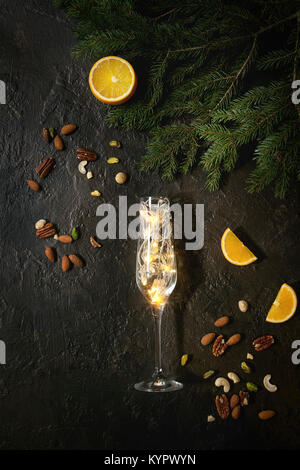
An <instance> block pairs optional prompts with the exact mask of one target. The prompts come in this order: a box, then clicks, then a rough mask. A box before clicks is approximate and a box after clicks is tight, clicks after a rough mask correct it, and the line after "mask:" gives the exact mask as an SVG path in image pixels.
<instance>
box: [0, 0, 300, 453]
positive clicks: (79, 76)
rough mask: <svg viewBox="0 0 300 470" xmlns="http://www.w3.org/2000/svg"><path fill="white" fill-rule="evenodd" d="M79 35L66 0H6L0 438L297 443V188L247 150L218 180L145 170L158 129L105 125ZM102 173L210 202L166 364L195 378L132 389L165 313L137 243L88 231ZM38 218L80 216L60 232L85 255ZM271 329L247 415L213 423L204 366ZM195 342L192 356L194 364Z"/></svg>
mask: <svg viewBox="0 0 300 470" xmlns="http://www.w3.org/2000/svg"><path fill="white" fill-rule="evenodd" d="M73 41H74V39H73V36H72V33H71V22H70V21H69V20H68V19H66V17H65V15H64V13H63V12H62V11H59V10H56V9H55V8H54V7H53V5H52V2H50V1H43V2H41V1H38V0H27V1H18V0H0V79H2V80H5V81H6V83H7V87H8V89H7V91H8V104H7V105H5V106H0V126H1V127H0V168H1V172H0V187H1V211H2V212H1V297H0V309H1V310H0V312H1V313H0V338H1V339H2V340H4V341H5V342H6V346H7V364H6V365H2V366H0V367H1V369H0V448H3V449H11V448H20V449H33V448H34V449H45V448H52V449H53V448H55V449H57V448H58V449H62V448H66V449H71V448H73V449H78V448H98V449H113V448H117V449H130V448H131V449H133V448H135V449H167V448H170V449H223V448H278V447H279V448H283V447H284V448H297V447H299V444H300V426H299V417H300V409H299V408H300V405H299V403H300V377H299V370H300V369H299V367H300V366H298V367H297V366H293V365H292V363H291V352H292V350H291V343H292V341H293V340H294V339H300V317H299V313H297V314H296V315H295V317H294V318H293V319H292V320H290V321H289V322H288V323H286V324H283V325H273V326H272V325H271V324H267V323H265V321H264V319H265V316H266V312H267V310H268V308H269V306H270V305H271V303H272V301H273V299H274V297H275V295H276V292H277V290H278V288H279V287H280V285H281V284H282V282H288V283H290V284H291V285H293V286H294V287H295V288H296V290H297V282H298V281H299V266H298V265H297V262H298V259H299V251H298V250H297V245H298V237H299V215H298V214H297V208H298V207H297V206H298V201H297V194H296V190H295V188H294V189H293V190H292V191H291V192H290V193H289V195H288V196H287V198H286V199H285V200H284V201H281V200H278V199H275V198H274V197H273V195H272V191H271V190H266V191H265V192H263V193H261V194H259V195H249V194H247V193H246V192H245V190H244V182H245V178H246V176H247V174H248V172H249V170H250V169H251V168H252V163H251V162H248V163H247V155H246V158H244V162H243V164H242V165H240V167H239V168H238V169H237V170H236V171H235V172H234V173H232V175H231V176H230V177H229V178H228V180H227V181H225V184H224V186H223V187H222V189H221V190H220V191H218V192H215V193H209V192H208V191H206V190H205V189H204V175H203V173H202V172H200V171H195V172H194V173H193V174H191V175H190V176H187V177H184V178H179V179H178V180H177V181H176V182H174V183H172V184H166V183H162V182H161V181H160V179H159V177H158V176H154V175H146V176H145V175H141V174H140V173H139V171H138V169H137V165H136V162H137V161H138V160H139V158H140V157H141V155H142V154H143V152H144V145H145V142H146V136H143V135H139V134H134V133H129V132H126V133H124V132H122V131H121V130H119V131H116V130H109V129H108V128H107V127H106V125H105V122H104V118H105V112H106V107H105V106H104V105H102V104H100V103H99V102H97V100H96V99H95V98H94V97H93V96H92V94H91V93H90V90H89V87H88V82H87V78H88V71H89V69H90V66H91V65H92V63H91V62H89V61H86V62H85V63H83V62H81V61H73V60H72V59H71V47H72V45H73ZM67 122H74V123H76V124H77V125H78V126H79V130H78V131H77V132H76V133H75V134H74V135H73V136H70V137H67V138H65V139H64V140H65V142H66V146H67V148H66V150H65V151H64V152H57V151H55V150H54V148H53V146H51V147H49V146H48V145H47V144H46V143H45V142H44V141H43V139H42V138H41V129H42V127H43V126H49V127H50V126H54V127H60V126H61V125H62V124H64V123H67ZM112 138H116V139H119V140H120V141H121V142H122V143H123V148H122V149H121V150H119V151H113V150H112V149H111V148H110V147H109V146H108V141H109V140H110V139H112ZM79 145H80V146H86V147H89V148H92V149H94V150H95V151H97V152H98V153H99V155H100V156H101V157H100V158H99V159H98V161H97V162H96V163H95V164H93V165H91V166H93V168H92V169H93V171H94V173H95V175H96V176H95V178H94V179H92V180H90V181H88V180H87V179H86V178H85V177H83V176H81V175H80V174H79V173H78V171H77V163H78V162H77V160H76V156H75V149H76V147H77V146H79ZM48 155H52V156H54V157H55V159H56V162H57V166H56V168H55V169H54V170H53V171H52V173H51V174H50V175H49V176H48V177H47V178H46V179H45V180H44V181H43V182H42V186H43V191H42V192H40V193H34V192H32V191H30V190H29V188H28V187H27V186H26V183H25V181H26V179H27V178H32V177H33V178H35V172H34V169H35V167H36V166H37V164H38V163H39V162H40V161H41V160H42V159H43V158H44V157H46V156H48ZM112 155H118V156H119V157H120V159H121V164H120V169H124V170H125V171H127V172H128V173H129V175H130V180H129V182H128V184H126V185H124V186H118V185H117V184H116V183H115V181H114V174H115V172H116V171H117V170H116V167H114V166H108V165H107V164H105V159H106V157H107V156H112ZM249 156H250V154H249V155H248V157H249ZM94 188H99V189H100V191H102V192H103V199H102V200H103V201H105V202H111V203H113V204H117V202H118V196H119V195H128V198H129V202H130V203H133V202H137V200H138V197H140V196H143V195H156V194H164V195H168V196H169V197H170V198H171V199H172V201H174V200H177V201H181V202H189V203H193V204H195V203H204V204H205V246H204V248H203V249H202V250H201V251H200V252H184V250H182V247H181V246H180V245H177V249H178V264H179V280H178V287H177V289H176V290H175V294H174V296H173V300H172V303H171V306H170V308H169V309H168V312H167V313H166V314H165V316H164V319H163V336H164V339H163V342H164V365H165V369H166V371H167V372H169V373H174V374H176V377H178V378H181V379H182V380H183V381H184V383H185V388H184V390H183V391H181V392H177V393H174V394H162V395H155V396H154V395H153V394H143V393H138V392H136V391H135V390H134V389H133V384H134V382H135V381H138V380H141V379H143V378H146V377H147V375H148V374H149V373H150V372H151V368H152V352H153V351H152V320H151V315H150V312H149V310H148V309H147V307H146V304H145V301H144V299H143V298H142V296H141V295H140V293H139V292H138V290H137V287H136V285H135V250H136V243H135V242H133V241H118V240H116V241H105V242H103V248H101V249H99V250H94V249H93V248H92V247H91V246H90V244H89V236H90V235H93V234H94V233H95V227H96V223H97V218H96V217H95V211H96V207H97V204H98V203H99V200H98V199H94V198H91V196H90V195H89V193H90V190H91V189H94ZM40 218H46V219H47V220H50V221H53V222H55V223H56V224H57V226H58V228H59V230H60V233H70V231H71V229H72V227H73V226H74V225H77V226H80V228H81V238H80V240H78V241H77V242H76V243H74V244H73V245H72V246H71V247H68V246H62V245H59V246H57V252H58V256H59V258H60V257H61V256H62V254H63V253H67V252H77V253H80V254H81V255H82V256H83V257H84V259H85V261H86V267H85V268H84V269H82V270H78V269H73V270H72V271H70V272H68V273H63V272H62V271H61V269H60V264H59V262H57V263H55V264H50V263H49V262H48V261H47V259H46V258H45V256H44V249H45V247H46V246H55V245H56V243H55V241H53V240H50V241H43V240H40V239H36V237H35V230H34V224H35V222H36V221H37V220H38V219H40ZM227 226H230V227H231V228H232V229H238V233H242V234H243V235H244V238H245V239H246V240H249V239H250V246H251V247H254V249H255V250H256V251H255V252H256V253H258V254H259V257H260V262H258V263H255V264H254V265H251V266H248V267H244V268H239V267H235V266H233V265H230V264H229V263H228V262H227V261H226V260H225V259H224V258H223V256H222V253H221V251H220V237H221V235H222V233H223V231H224V229H225V228H226V227H227ZM298 293H299V289H298ZM240 298H245V299H247V300H248V301H249V303H250V305H251V308H250V309H249V311H248V312H246V313H241V312H239V310H238V308H237V301H238V300H239V299H240ZM224 314H229V315H230V316H231V317H232V322H231V323H230V324H229V325H228V327H226V328H225V329H224V333H225V334H226V335H230V334H231V333H234V332H240V333H242V334H243V335H244V339H243V342H242V343H240V344H239V345H238V346H235V347H234V348H233V349H232V350H230V351H228V352H227V353H226V354H225V355H224V356H223V357H222V358H219V359H216V358H214V357H213V356H212V354H211V351H210V350H209V348H208V349H204V348H202V347H201V345H200V338H201V336H202V335H203V334H204V333H207V332H209V331H211V330H214V327H213V322H214V320H215V319H216V318H218V317H219V316H221V315H224ZM264 333H270V334H274V336H275V337H276V345H274V346H273V347H272V348H271V349H270V350H268V351H265V352H263V353H260V354H255V361H254V363H255V371H254V373H253V374H252V375H251V379H250V380H252V381H253V382H256V383H257V384H259V385H260V391H259V393H257V396H256V397H255V399H253V402H252V404H251V406H249V407H248V408H247V409H245V410H244V412H243V416H242V417H241V419H240V420H239V421H238V422H234V421H232V420H231V419H228V420H227V421H226V422H221V421H220V420H219V419H218V420H217V421H216V422H215V423H212V424H209V425H207V423H206V419H207V415H208V414H211V413H212V414H214V415H215V416H216V411H215V409H214V404H213V402H214V396H215V394H216V389H215V387H214V385H213V382H214V381H213V380H209V381H207V382H205V383H203V381H201V379H200V378H199V377H201V374H202V373H203V372H204V371H206V370H207V369H211V368H212V369H215V370H218V371H219V372H220V373H221V374H223V375H224V374H226V373H227V372H228V371H230V370H235V371H237V372H239V365H240V363H241V361H242V360H244V359H245V356H246V354H247V352H250V351H251V349H252V348H251V341H252V340H253V339H254V338H255V337H257V336H259V335H261V334H264ZM186 352H188V353H191V354H193V360H192V362H191V363H190V365H189V366H188V367H187V368H186V369H185V370H184V371H182V370H181V369H180V366H179V362H180V357H181V354H182V353H186ZM266 373H271V374H272V377H273V381H274V382H275V383H276V384H277V385H278V392H277V393H275V394H270V393H268V392H267V391H266V390H264V389H263V387H262V383H261V382H262V378H263V376H264V375H265V374H266ZM240 375H241V376H243V374H242V373H240ZM243 378H245V377H243ZM247 378H248V377H247ZM238 385H239V386H237V385H236V386H235V390H239V388H240V387H241V384H238ZM262 408H274V409H275V410H277V411H278V415H277V417H276V418H274V419H273V420H271V421H270V422H265V423H263V422H260V421H258V419H257V411H259V410H260V409H262Z"/></svg>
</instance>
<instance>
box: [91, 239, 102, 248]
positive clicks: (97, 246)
mask: <svg viewBox="0 0 300 470" xmlns="http://www.w3.org/2000/svg"><path fill="white" fill-rule="evenodd" d="M90 243H91V245H92V247H93V248H101V246H102V245H100V243H98V242H97V241H96V240H95V238H94V237H90Z"/></svg>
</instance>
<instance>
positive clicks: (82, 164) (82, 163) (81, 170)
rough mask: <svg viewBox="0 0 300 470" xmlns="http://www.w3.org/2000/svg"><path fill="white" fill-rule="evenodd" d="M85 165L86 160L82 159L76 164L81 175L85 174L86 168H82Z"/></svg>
mask: <svg viewBox="0 0 300 470" xmlns="http://www.w3.org/2000/svg"><path fill="white" fill-rule="evenodd" d="M86 165H87V160H82V161H81V162H80V163H79V165H78V170H79V173H81V174H82V175H85V174H86V169H85V168H84V167H85V166H86Z"/></svg>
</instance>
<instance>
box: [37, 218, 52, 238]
mask: <svg viewBox="0 0 300 470" xmlns="http://www.w3.org/2000/svg"><path fill="white" fill-rule="evenodd" d="M35 234H36V236H37V237H38V238H50V237H53V236H54V235H55V234H56V229H55V227H54V225H53V224H52V222H48V223H47V224H45V225H44V227H42V228H39V229H38V230H37V231H36V232H35Z"/></svg>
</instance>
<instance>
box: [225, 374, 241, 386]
mask: <svg viewBox="0 0 300 470" xmlns="http://www.w3.org/2000/svg"><path fill="white" fill-rule="evenodd" d="M227 377H228V378H229V379H230V380H232V382H233V383H234V384H237V383H238V382H239V381H240V378H239V376H238V375H237V374H236V373H235V372H228V374H227Z"/></svg>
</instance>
